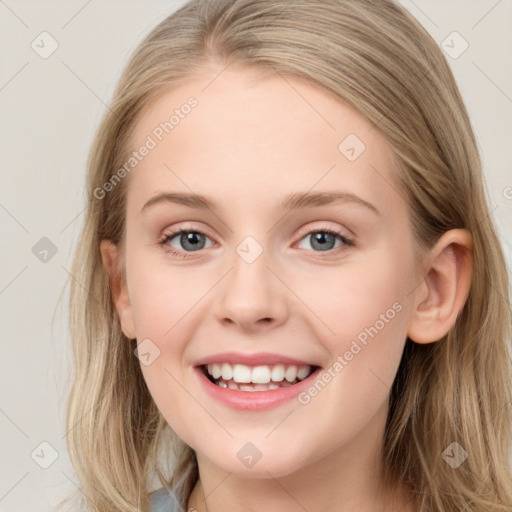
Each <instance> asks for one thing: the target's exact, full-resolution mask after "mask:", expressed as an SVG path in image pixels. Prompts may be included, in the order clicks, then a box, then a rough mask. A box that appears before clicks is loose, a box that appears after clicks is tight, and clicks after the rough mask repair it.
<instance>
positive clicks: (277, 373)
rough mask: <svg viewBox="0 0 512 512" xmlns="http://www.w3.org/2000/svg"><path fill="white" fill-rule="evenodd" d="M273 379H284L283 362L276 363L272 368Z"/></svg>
mask: <svg viewBox="0 0 512 512" xmlns="http://www.w3.org/2000/svg"><path fill="white" fill-rule="evenodd" d="M272 380H273V381H274V382H281V381H282V380H284V366H283V365H282V364H276V365H275V366H274V368H272Z"/></svg>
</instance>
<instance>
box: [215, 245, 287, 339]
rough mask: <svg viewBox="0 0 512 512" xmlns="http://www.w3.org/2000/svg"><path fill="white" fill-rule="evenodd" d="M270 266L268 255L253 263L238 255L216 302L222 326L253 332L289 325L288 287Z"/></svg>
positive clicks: (263, 253) (261, 256) (261, 255)
mask: <svg viewBox="0 0 512 512" xmlns="http://www.w3.org/2000/svg"><path fill="white" fill-rule="evenodd" d="M268 263H269V262H268V259H267V257H266V252H265V251H263V252H262V253H261V254H260V255H259V256H258V257H257V258H256V259H255V260H254V261H252V262H251V260H250V259H244V257H242V256H240V255H239V254H238V253H235V256H234V258H233V268H232V269H231V270H230V271H229V273H228V274H227V275H226V276H225V278H224V280H223V281H224V284H223V287H222V288H221V292H220V296H219V299H218V301H216V306H215V312H216V317H217V319H218V320H219V321H220V322H221V323H223V324H225V325H226V326H229V325H237V326H238V327H239V328H240V329H243V330H244V331H246V332H251V331H257V330H266V329H274V328H276V327H277V326H279V325H281V324H282V323H283V322H285V320H286V317H287V314H288V307H287V301H286V295H287V287H286V285H285V284H283V281H282V280H281V279H279V277H278V276H277V274H278V273H277V272H276V271H275V270H274V269H272V268H270V266H269V265H268Z"/></svg>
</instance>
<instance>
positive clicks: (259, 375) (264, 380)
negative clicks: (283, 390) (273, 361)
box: [252, 366, 270, 384]
mask: <svg viewBox="0 0 512 512" xmlns="http://www.w3.org/2000/svg"><path fill="white" fill-rule="evenodd" d="M252 382H254V383H255V384H268V383H269V382H270V368H269V367H268V366H255V367H254V368H253V369H252Z"/></svg>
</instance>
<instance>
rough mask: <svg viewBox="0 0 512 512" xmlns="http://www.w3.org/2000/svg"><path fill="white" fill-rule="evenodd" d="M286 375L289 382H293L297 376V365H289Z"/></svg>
mask: <svg viewBox="0 0 512 512" xmlns="http://www.w3.org/2000/svg"><path fill="white" fill-rule="evenodd" d="M284 376H285V378H286V380H287V381H288V382H293V381H294V380H295V379H296V378H297V367H296V366H288V368H287V369H286V373H285V374H284Z"/></svg>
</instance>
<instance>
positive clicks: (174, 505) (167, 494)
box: [149, 488, 185, 512]
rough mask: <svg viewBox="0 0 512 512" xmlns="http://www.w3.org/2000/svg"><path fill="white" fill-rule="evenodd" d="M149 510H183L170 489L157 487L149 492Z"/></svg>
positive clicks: (164, 511) (173, 511)
mask: <svg viewBox="0 0 512 512" xmlns="http://www.w3.org/2000/svg"><path fill="white" fill-rule="evenodd" d="M149 510H150V512H185V511H184V510H183V507H181V506H180V504H179V501H178V497H177V496H176V494H174V493H173V492H172V491H171V490H170V489H163V488H162V489H158V490H157V491H154V492H152V493H151V496H150V506H149Z"/></svg>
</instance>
